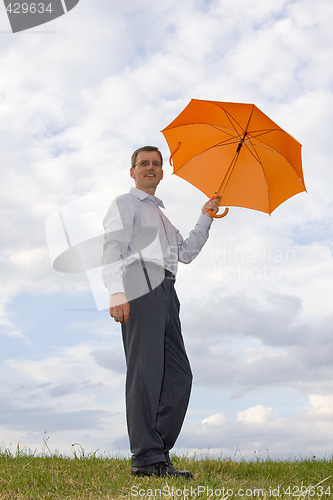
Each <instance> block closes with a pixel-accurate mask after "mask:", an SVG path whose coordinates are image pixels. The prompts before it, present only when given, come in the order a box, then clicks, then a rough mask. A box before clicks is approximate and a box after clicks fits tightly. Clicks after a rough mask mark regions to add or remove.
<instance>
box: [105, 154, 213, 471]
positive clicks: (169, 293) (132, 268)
mask: <svg viewBox="0 0 333 500" xmlns="http://www.w3.org/2000/svg"><path fill="white" fill-rule="evenodd" d="M162 165H163V160H162V155H161V153H160V151H159V150H158V149H157V148H156V147H153V146H144V147H142V148H140V149H138V150H136V151H135V152H134V153H133V155H132V162H131V169H130V176H131V177H132V178H133V179H134V182H135V188H132V189H131V191H130V192H129V193H128V194H125V195H121V196H118V197H117V198H116V200H115V201H114V202H113V204H112V205H111V207H110V209H109V211H108V213H107V215H106V217H105V219H104V229H105V245H104V255H103V278H104V282H105V284H106V286H107V288H108V290H109V293H110V315H111V317H112V318H113V319H114V320H115V321H117V322H119V323H121V327H122V335H123V344H124V350H125V357H126V364H127V376H126V416H127V426H128V433H129V439H130V445H131V452H132V473H133V474H137V475H148V476H149V475H156V476H165V475H172V476H182V477H185V478H189V477H192V473H191V472H190V471H179V470H177V469H176V468H175V467H173V465H172V464H171V462H170V456H169V451H170V450H171V448H172V447H173V446H174V443H175V441H176V439H177V437H178V434H179V432H180V430H181V427H182V424H183V420H184V417H185V413H186V410H187V406H188V401H189V396H190V391H191V384H192V373H191V368H190V365H189V361H188V358H187V355H186V352H185V347H184V343H183V338H182V334H181V326H180V320H179V301H178V298H177V294H176V291H175V288H174V283H175V276H176V273H177V266H178V261H180V262H183V263H189V262H191V261H192V260H193V259H194V258H195V257H196V255H198V253H199V252H200V250H201V248H202V247H203V245H204V243H205V242H206V240H207V238H208V233H209V229H210V226H211V223H212V218H211V216H210V215H209V210H212V211H213V212H214V213H216V212H217V210H218V201H219V199H218V198H215V197H214V198H211V199H210V200H209V201H208V202H207V203H205V205H204V206H203V208H202V213H201V215H200V217H199V220H198V222H197V224H196V226H195V228H194V230H193V231H192V232H191V234H190V235H189V237H188V238H187V239H186V240H183V238H182V236H181V235H180V233H179V231H178V230H177V229H176V228H175V227H174V226H173V225H172V224H171V223H170V221H169V220H168V219H167V218H166V217H165V215H164V214H163V212H162V210H161V208H164V205H163V202H162V201H161V200H160V199H158V198H157V197H155V191H156V188H157V186H158V184H159V183H160V181H161V180H162V179H163V169H162Z"/></svg>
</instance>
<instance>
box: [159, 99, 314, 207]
mask: <svg viewBox="0 0 333 500" xmlns="http://www.w3.org/2000/svg"><path fill="white" fill-rule="evenodd" d="M162 133H163V135H164V137H165V139H166V141H167V143H168V145H169V148H170V152H171V157H170V163H171V164H173V173H175V174H176V175H178V176H179V177H182V178H183V179H185V180H187V181H188V182H190V183H191V184H193V185H194V186H196V187H197V188H198V189H200V191H202V192H203V193H205V194H206V195H207V196H209V197H211V196H213V195H214V194H217V195H218V196H220V197H221V199H220V202H219V205H223V206H238V207H246V208H252V209H254V210H260V211H262V212H266V213H268V214H271V213H272V212H273V210H275V209H276V208H277V207H278V206H279V205H280V204H281V203H283V202H284V201H285V200H287V199H288V198H290V197H291V196H293V195H295V194H296V193H300V192H301V191H306V189H305V185H304V178H303V171H302V159H301V147H302V146H301V144H300V143H299V142H298V141H297V140H296V139H294V138H293V137H292V136H291V135H289V134H288V133H287V132H285V131H284V130H283V129H282V128H280V127H279V126H278V125H277V124H276V123H274V122H273V121H272V120H271V119H270V118H268V116H266V115H265V114H264V113H263V112H262V111H260V109H258V108H257V107H256V106H255V105H254V104H242V103H230V102H218V101H203V100H198V99H192V100H191V101H190V103H189V104H188V105H187V106H186V108H185V109H184V110H183V111H182V112H181V113H180V114H179V115H178V116H177V118H176V119H175V120H173V121H172V122H171V123H170V124H169V125H168V126H167V127H166V128H164V129H163V130H162Z"/></svg>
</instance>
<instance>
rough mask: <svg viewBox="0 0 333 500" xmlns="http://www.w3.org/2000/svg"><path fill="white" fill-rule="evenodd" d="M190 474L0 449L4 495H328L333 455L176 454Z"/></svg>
mask: <svg viewBox="0 0 333 500" xmlns="http://www.w3.org/2000/svg"><path fill="white" fill-rule="evenodd" d="M173 463H174V465H175V466H176V467H178V468H180V469H181V468H183V469H185V468H186V469H190V470H192V471H193V474H194V478H193V479H191V480H185V479H173V478H145V477H144V478H136V477H133V476H131V474H130V460H128V459H116V458H98V457H96V456H90V457H86V456H84V454H83V455H82V456H77V455H75V456H74V458H67V457H63V456H61V455H53V456H46V455H43V456H36V455H35V454H33V453H30V452H20V451H19V450H18V451H17V453H16V454H13V453H9V452H8V451H0V499H1V500H14V499H31V500H41V499H43V500H44V499H45V500H46V499H47V500H49V499H61V500H72V499H73V500H74V499H75V500H79V499H80V500H88V499H99V500H106V499H156V500H158V499H161V500H162V499H177V500H186V499H207V500H208V499H210V500H215V499H218V500H222V499H223V500H227V499H249V498H254V499H288V500H292V499H302V500H303V499H312V498H317V499H325V500H328V499H330V498H333V458H331V459H326V460H316V459H315V458H313V459H311V460H310V459H309V460H296V459H295V460H291V461H276V460H270V459H265V460H261V459H258V458H257V459H254V460H240V461H234V460H232V459H230V460H229V459H214V458H209V457H206V458H200V459H199V458H197V459H188V458H186V457H176V456H175V457H173Z"/></svg>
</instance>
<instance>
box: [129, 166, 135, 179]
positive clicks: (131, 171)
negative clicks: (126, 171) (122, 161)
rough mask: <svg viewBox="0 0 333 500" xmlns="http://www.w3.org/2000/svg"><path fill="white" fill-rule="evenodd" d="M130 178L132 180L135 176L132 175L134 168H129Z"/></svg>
mask: <svg viewBox="0 0 333 500" xmlns="http://www.w3.org/2000/svg"><path fill="white" fill-rule="evenodd" d="M130 176H131V177H132V179H134V178H135V175H134V167H131V168H130Z"/></svg>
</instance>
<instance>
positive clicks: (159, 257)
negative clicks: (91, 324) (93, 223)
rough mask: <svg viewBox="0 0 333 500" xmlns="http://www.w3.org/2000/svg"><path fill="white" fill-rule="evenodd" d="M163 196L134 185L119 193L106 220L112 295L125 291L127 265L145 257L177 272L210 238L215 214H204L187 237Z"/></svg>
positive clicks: (106, 268)
mask: <svg viewBox="0 0 333 500" xmlns="http://www.w3.org/2000/svg"><path fill="white" fill-rule="evenodd" d="M161 208H163V209H164V204H163V202H162V200H160V199H159V198H157V197H156V196H153V195H150V194H148V193H146V192H145V191H142V190H140V189H137V188H132V189H131V190H130V192H129V193H127V194H124V195H121V196H118V197H117V198H116V199H115V200H114V202H113V203H112V204H111V206H110V208H109V210H108V212H107V214H106V217H105V219H104V221H103V225H104V231H105V244H104V254H103V259H102V275H103V280H104V283H105V285H106V287H107V289H108V291H109V293H110V295H112V294H114V293H118V292H123V293H125V292H124V285H123V274H124V270H125V268H126V266H128V265H129V264H131V263H132V262H133V261H135V260H141V259H143V260H144V261H145V262H150V263H153V264H156V265H158V266H162V267H164V268H165V269H167V270H168V271H170V272H171V273H172V274H174V275H176V273H177V269H178V262H183V263H185V264H188V263H189V262H191V261H192V260H193V259H194V258H195V257H196V256H197V255H198V254H199V252H200V250H201V249H202V247H203V245H204V244H205V242H206V241H207V238H208V235H209V229H210V226H211V224H212V218H211V217H209V216H208V215H205V214H201V215H200V217H199V219H198V222H197V224H196V225H195V228H194V229H193V231H191V233H190V234H189V237H188V238H186V239H185V240H184V239H183V237H182V235H181V234H180V232H179V231H178V229H176V228H175V227H174V226H173V225H172V224H171V222H170V221H169V219H168V218H167V217H166V216H165V215H164V213H163V212H162V210H161Z"/></svg>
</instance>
